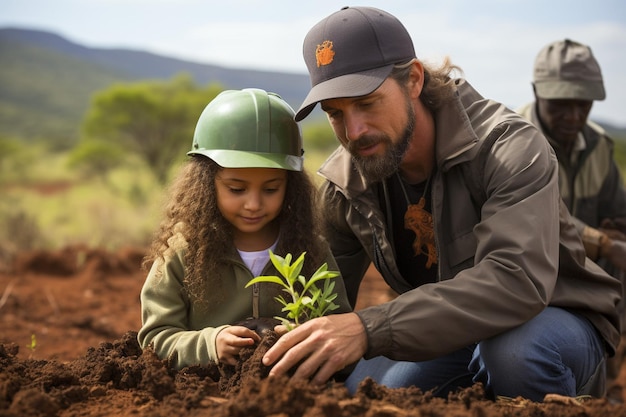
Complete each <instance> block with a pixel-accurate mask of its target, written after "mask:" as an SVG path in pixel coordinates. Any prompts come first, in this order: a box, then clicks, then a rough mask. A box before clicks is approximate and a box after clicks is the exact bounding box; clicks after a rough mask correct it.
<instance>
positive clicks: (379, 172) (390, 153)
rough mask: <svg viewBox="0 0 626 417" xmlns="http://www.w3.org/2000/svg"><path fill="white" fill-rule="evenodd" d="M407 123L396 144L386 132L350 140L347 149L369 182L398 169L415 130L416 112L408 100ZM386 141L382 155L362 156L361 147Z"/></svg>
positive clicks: (379, 179) (374, 181)
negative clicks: (360, 153)
mask: <svg viewBox="0 0 626 417" xmlns="http://www.w3.org/2000/svg"><path fill="white" fill-rule="evenodd" d="M406 111H407V123H406V127H405V128H404V132H403V134H402V137H401V138H400V140H398V142H396V143H395V144H394V143H393V141H392V140H391V138H390V137H389V136H388V135H386V134H380V135H364V136H361V137H360V138H359V140H355V141H350V142H348V145H347V149H348V151H349V152H350V154H351V155H352V160H353V161H354V164H355V165H356V168H357V169H358V170H359V172H360V173H361V175H362V176H363V178H364V179H365V181H366V183H367V184H373V183H376V182H379V181H382V180H384V179H385V178H387V177H389V176H391V175H392V174H393V173H395V172H396V171H397V170H398V167H399V166H400V162H401V161H402V158H403V157H404V154H405V153H406V151H407V149H408V148H409V143H410V142H411V138H412V136H413V132H414V130H415V114H414V113H413V109H412V107H411V105H410V103H409V102H408V101H407V109H406ZM381 142H384V143H386V145H387V146H386V149H385V153H384V154H382V155H373V156H361V155H359V153H358V150H359V149H360V148H367V147H369V146H373V145H375V144H377V143H381Z"/></svg>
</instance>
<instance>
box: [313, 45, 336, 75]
mask: <svg viewBox="0 0 626 417" xmlns="http://www.w3.org/2000/svg"><path fill="white" fill-rule="evenodd" d="M334 57H335V51H333V42H332V41H324V42H322V44H321V45H317V48H316V49H315V59H316V60H317V66H318V68H319V67H320V65H328V64H330V63H331V62H333V58H334Z"/></svg>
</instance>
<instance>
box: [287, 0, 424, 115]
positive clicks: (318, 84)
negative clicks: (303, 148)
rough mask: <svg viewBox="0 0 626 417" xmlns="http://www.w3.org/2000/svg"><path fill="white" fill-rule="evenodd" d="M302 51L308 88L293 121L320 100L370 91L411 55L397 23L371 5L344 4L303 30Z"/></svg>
mask: <svg viewBox="0 0 626 417" xmlns="http://www.w3.org/2000/svg"><path fill="white" fill-rule="evenodd" d="M302 53H303V55H304V61H305V62H306V66H307V68H308V70H309V76H310V78H311V90H310V91H309V94H308V95H307V97H306V98H305V99H304V102H303V103H302V105H301V106H300V109H299V110H298V111H297V112H296V116H295V119H296V121H300V120H302V119H304V118H305V117H306V116H308V115H309V113H311V111H312V110H313V108H314V107H315V105H316V104H317V103H319V102H320V101H322V100H327V99H330V98H340V97H358V96H364V95H367V94H369V93H371V92H372V91H374V90H376V89H377V88H378V87H380V85H381V84H382V83H383V81H385V79H386V78H387V76H388V75H389V74H390V73H391V70H392V69H393V66H394V64H398V63H405V62H408V61H410V60H411V59H413V58H415V49H414V48H413V41H412V40H411V36H410V35H409V33H408V32H407V30H406V28H405V27H404V26H403V25H402V23H400V21H399V20H398V19H397V18H396V17H394V16H392V15H391V14H389V13H387V12H385V11H382V10H379V9H376V8H373V7H344V8H342V9H341V10H339V11H338V12H335V13H333V14H331V15H330V16H328V17H326V18H325V19H323V20H322V21H320V22H319V23H318V24H316V25H315V26H313V28H312V29H311V30H310V31H309V33H308V34H307V35H306V37H305V39H304V45H303V47H302Z"/></svg>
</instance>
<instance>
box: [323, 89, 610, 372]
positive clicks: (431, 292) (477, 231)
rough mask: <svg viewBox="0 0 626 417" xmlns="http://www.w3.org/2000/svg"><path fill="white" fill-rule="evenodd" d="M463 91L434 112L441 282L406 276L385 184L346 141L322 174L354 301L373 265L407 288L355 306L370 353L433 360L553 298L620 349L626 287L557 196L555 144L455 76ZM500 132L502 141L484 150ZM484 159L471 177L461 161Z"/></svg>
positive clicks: (331, 235)
mask: <svg viewBox="0 0 626 417" xmlns="http://www.w3.org/2000/svg"><path fill="white" fill-rule="evenodd" d="M457 88H458V98H457V99H455V100H454V101H452V102H451V103H449V104H447V105H445V106H444V107H443V108H442V109H441V110H440V111H438V112H437V114H435V115H434V117H435V125H436V146H435V149H436V164H437V170H436V174H435V176H434V178H433V179H432V215H433V221H434V230H435V240H436V245H437V250H438V263H437V264H436V267H437V268H438V281H439V282H437V283H433V284H425V285H422V286H420V287H418V288H415V289H413V288H412V287H411V285H409V284H408V282H407V281H406V280H405V279H404V278H403V277H402V276H401V275H400V273H399V271H398V268H397V266H396V262H395V259H394V252H393V248H392V244H391V242H390V240H389V230H390V226H389V225H388V224H386V222H387V219H386V218H385V217H384V215H383V212H382V210H381V208H380V202H379V199H378V197H377V196H378V194H379V192H378V190H377V189H376V188H377V186H381V185H380V184H377V185H375V186H370V187H367V186H366V185H365V183H364V182H363V180H362V179H361V177H360V175H359V174H358V171H357V170H356V168H355V167H354V165H353V164H352V161H351V156H350V155H349V153H348V152H347V151H346V150H345V149H343V148H341V147H340V148H338V149H337V150H336V151H335V153H333V155H331V156H330V157H329V159H328V160H327V162H326V163H325V164H324V165H323V166H322V167H321V168H320V170H319V173H320V175H322V176H323V177H325V178H326V180H327V181H326V182H325V183H324V185H323V186H322V194H323V202H324V205H323V206H324V207H325V211H326V213H325V214H326V216H327V223H328V224H327V227H328V230H327V237H328V239H329V242H330V244H331V249H332V252H333V255H334V256H335V259H336V260H337V264H338V265H339V268H340V270H341V272H342V275H343V278H344V282H345V284H346V289H347V291H348V297H349V299H350V302H351V303H352V305H354V303H355V300H356V296H357V292H358V287H359V284H360V282H361V279H362V277H363V274H364V272H365V270H366V268H367V267H368V265H369V263H370V261H373V262H374V265H375V266H376V268H377V269H378V271H379V272H380V273H381V274H382V276H383V277H384V279H385V280H386V282H387V283H388V284H389V286H390V287H391V288H392V289H394V290H395V291H396V292H398V293H399V294H400V295H399V296H398V297H397V298H395V299H394V300H392V301H390V302H387V303H384V304H381V305H379V306H372V307H368V308H366V309H363V310H360V311H357V314H358V315H359V317H360V319H361V321H362V322H363V324H364V326H365V328H366V333H367V338H368V349H367V352H366V355H365V357H366V358H371V357H374V356H378V355H384V356H387V357H389V358H391V359H395V360H410V361H422V360H428V359H432V358H435V357H438V356H441V355H445V354H447V353H450V352H452V351H455V350H457V349H460V348H462V347H465V346H468V345H470V344H472V343H476V342H479V341H481V340H484V339H487V338H489V337H492V336H495V335H497V334H499V333H502V332H504V331H507V330H509V329H512V328H514V327H516V326H519V325H521V324H522V323H525V322H527V321H528V320H530V319H531V318H533V317H534V316H535V315H537V314H538V313H539V312H541V311H542V310H543V309H544V308H545V307H546V306H547V305H552V306H557V307H562V308H566V309H569V310H571V311H574V312H577V313H580V314H583V315H584V316H585V317H587V318H588V319H589V320H590V321H591V322H592V323H593V324H594V326H595V327H596V328H597V329H598V331H599V333H600V334H601V335H602V337H603V338H604V340H605V341H606V344H607V351H608V353H609V354H610V355H613V354H614V351H615V348H616V346H617V345H618V343H619V340H620V333H619V318H618V315H617V312H616V305H617V303H618V301H619V299H620V294H621V284H620V282H619V281H618V280H617V279H615V278H613V277H611V276H610V275H609V274H607V273H606V272H604V271H603V270H602V269H601V268H600V267H598V266H597V265H596V264H595V263H593V262H592V261H590V260H589V259H588V258H586V257H585V252H584V248H583V245H582V242H581V240H580V238H579V236H578V233H577V231H576V229H575V227H574V225H573V223H572V221H571V218H570V215H569V212H568V211H567V209H566V208H565V206H564V205H563V203H562V201H561V198H560V196H559V190H558V166H557V161H556V157H555V155H554V151H553V150H552V148H551V147H550V145H549V143H548V141H547V140H546V139H545V137H544V136H543V135H542V134H541V133H540V132H539V131H538V130H537V129H536V128H535V127H534V126H533V125H532V124H530V123H528V122H527V121H525V120H524V119H523V118H522V117H521V116H519V115H518V114H516V113H515V112H513V111H512V110H509V109H507V108H506V107H505V106H503V105H501V104H499V103H497V102H494V101H492V100H487V99H485V98H483V97H482V96H480V95H479V94H478V93H477V92H476V91H475V90H474V89H473V88H472V87H471V86H470V85H469V84H468V83H467V82H466V81H464V80H457ZM417 128H419V127H417ZM492 132H496V134H497V135H498V137H497V140H495V142H494V143H493V144H492V145H491V146H490V147H489V148H488V152H487V153H486V155H485V156H484V157H483V158H478V155H479V154H480V149H481V145H482V143H483V142H484V141H485V140H486V138H487V137H488V136H489V135H490V133H492ZM478 160H480V163H481V164H483V166H481V167H479V168H480V169H479V171H480V172H482V173H483V175H482V176H481V177H480V178H465V175H466V173H467V172H471V171H472V170H468V169H466V168H464V167H463V164H468V163H469V164H472V163H477V161H478ZM483 160H484V161H483ZM474 182H475V183H478V185H479V186H480V185H482V191H483V193H484V204H482V201H481V202H480V203H481V206H482V207H481V208H476V207H475V206H474V204H475V203H474V202H473V200H472V198H474V201H475V200H476V196H475V195H474V194H476V192H472V191H471V189H472V188H475V187H473V186H470V184H472V183H474ZM386 198H387V200H390V199H398V198H404V197H403V196H389V195H386ZM391 204H393V201H392V202H391Z"/></svg>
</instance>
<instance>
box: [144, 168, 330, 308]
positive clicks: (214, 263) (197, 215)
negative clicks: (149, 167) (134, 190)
mask: <svg viewBox="0 0 626 417" xmlns="http://www.w3.org/2000/svg"><path fill="white" fill-rule="evenodd" d="M220 169H221V167H220V166H219V165H217V164H216V163H215V162H214V161H213V160H211V159H210V158H207V157H204V156H195V157H191V158H190V159H189V160H188V161H187V162H186V163H185V165H184V166H183V167H182V168H181V170H180V172H179V174H178V176H177V177H176V179H175V180H174V181H173V182H172V184H171V186H170V189H169V194H168V195H169V200H168V203H167V206H166V208H165V213H164V216H163V217H164V218H163V220H162V222H161V224H160V226H159V228H158V230H157V233H156V235H155V238H154V240H153V242H152V245H151V247H150V250H149V253H148V255H147V256H146V258H145V259H144V261H143V267H144V269H148V268H150V266H151V265H152V263H154V262H155V261H156V260H159V259H160V260H162V261H165V258H166V257H167V256H169V255H172V254H173V252H174V251H176V250H179V249H180V248H178V247H176V246H174V247H172V246H171V244H172V242H174V240H173V239H172V238H173V237H174V236H175V235H176V234H177V233H180V234H182V236H183V237H184V239H185V241H186V246H185V247H184V250H185V255H184V256H185V258H184V259H185V268H186V269H185V277H184V280H183V282H184V284H185V288H186V290H187V292H188V295H189V296H190V298H192V299H193V300H194V301H196V302H203V301H204V300H206V298H207V297H206V295H207V294H206V292H205V291H207V289H210V291H211V293H216V292H219V291H220V288H221V280H222V279H224V277H222V276H220V275H219V271H220V269H221V268H220V267H221V266H223V265H224V264H225V263H227V262H228V261H227V259H228V255H229V254H231V253H233V251H234V244H233V232H232V227H233V226H232V225H231V224H230V223H229V222H228V221H226V219H224V217H223V216H222V214H221V213H220V211H219V209H218V205H217V192H216V189H215V177H216V175H217V173H218V171H219V170H220ZM317 208H318V206H317V190H316V188H315V186H314V184H313V182H312V181H311V179H310V177H309V176H308V174H307V173H306V172H305V171H289V170H288V171H287V186H286V191H285V199H284V201H283V206H282V209H281V211H280V214H279V215H278V217H277V218H276V219H275V220H274V221H276V222H279V224H280V227H279V230H280V232H279V233H280V234H279V239H278V245H277V247H276V253H277V254H278V255H280V256H283V257H284V256H285V255H286V254H287V253H291V254H292V255H293V256H294V258H296V257H298V256H300V254H301V253H302V252H304V251H306V253H307V254H306V261H305V263H304V268H303V274H305V276H310V275H311V274H312V273H313V272H315V270H316V269H317V268H318V267H319V266H320V265H321V264H322V263H324V262H325V261H326V255H327V251H328V249H327V248H328V246H327V243H326V241H325V240H324V239H323V238H322V234H321V231H320V230H321V229H320V224H321V222H320V221H319V218H318V216H319V213H318V210H317ZM209 281H210V282H209ZM207 284H210V285H207ZM212 299H219V297H212Z"/></svg>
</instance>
